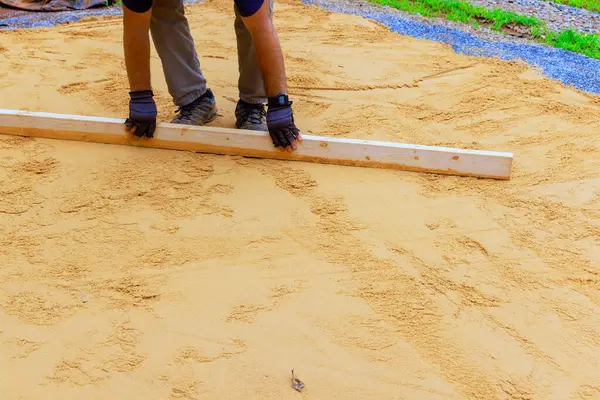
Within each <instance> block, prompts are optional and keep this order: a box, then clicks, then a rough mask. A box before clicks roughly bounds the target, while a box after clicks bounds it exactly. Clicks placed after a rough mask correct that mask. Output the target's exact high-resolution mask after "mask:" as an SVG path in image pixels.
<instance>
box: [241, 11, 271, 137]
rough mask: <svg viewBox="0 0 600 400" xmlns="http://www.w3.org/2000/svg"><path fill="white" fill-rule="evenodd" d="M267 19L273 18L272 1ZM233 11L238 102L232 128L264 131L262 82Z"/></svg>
mask: <svg viewBox="0 0 600 400" xmlns="http://www.w3.org/2000/svg"><path fill="white" fill-rule="evenodd" d="M269 6H270V10H271V17H273V6H274V4H273V0H269ZM234 11H235V22H234V27H235V34H236V37H237V50H238V68H239V74H240V75H239V79H238V89H239V96H240V100H239V101H238V104H237V106H236V109H235V115H236V126H237V127H238V128H242V129H253V130H261V131H266V130H267V123H266V111H265V107H264V103H266V102H267V93H266V91H265V82H264V80H263V76H262V72H261V69H260V65H259V63H258V58H257V55H256V49H255V46H254V41H253V40H252V36H251V35H250V32H249V31H248V28H246V25H244V22H243V21H242V17H241V15H240V12H239V10H238V8H237V7H236V6H235V5H234Z"/></svg>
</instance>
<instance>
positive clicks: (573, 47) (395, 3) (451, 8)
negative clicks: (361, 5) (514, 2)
mask: <svg viewBox="0 0 600 400" xmlns="http://www.w3.org/2000/svg"><path fill="white" fill-rule="evenodd" d="M368 1H370V2H371V3H375V4H380V5H384V6H390V7H393V8H397V9H399V10H402V11H407V12H409V13H412V14H421V15H422V16H424V17H428V18H434V17H443V18H445V19H448V20H452V21H458V22H463V23H466V24H471V25H475V26H477V27H478V26H479V25H480V24H486V25H489V26H490V27H491V28H492V29H495V30H500V29H501V28H502V27H504V26H506V25H509V24H510V25H513V26H514V25H521V26H523V27H527V28H529V29H530V34H531V38H532V39H534V40H537V41H538V42H540V43H545V44H547V45H549V46H553V47H556V48H561V49H564V50H570V51H573V52H575V53H580V54H584V55H586V56H588V57H592V58H597V59H600V44H599V37H600V36H599V35H597V34H587V33H579V32H576V31H574V30H572V29H571V28H569V29H567V30H564V31H561V32H554V31H551V30H549V29H548V27H547V26H546V24H545V22H544V21H542V20H540V19H538V18H536V17H529V16H524V15H519V14H515V13H513V12H509V11H505V10H502V9H500V8H497V9H495V10H488V9H486V8H483V7H479V6H474V5H472V4H471V3H469V2H467V1H464V0H368ZM556 1H571V2H575V1H581V2H585V1H586V0H556ZM592 1H593V2H598V4H600V0H587V2H592Z"/></svg>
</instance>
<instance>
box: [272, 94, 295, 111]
mask: <svg viewBox="0 0 600 400" xmlns="http://www.w3.org/2000/svg"><path fill="white" fill-rule="evenodd" d="M267 100H268V102H267V105H268V107H269V108H284V107H289V106H291V105H292V102H291V101H290V99H289V97H288V95H287V94H283V93H279V94H277V95H275V96H271V97H268V98H267Z"/></svg>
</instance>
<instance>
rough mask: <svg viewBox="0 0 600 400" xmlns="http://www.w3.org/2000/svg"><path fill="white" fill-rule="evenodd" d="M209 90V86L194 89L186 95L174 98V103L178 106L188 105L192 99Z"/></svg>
mask: <svg viewBox="0 0 600 400" xmlns="http://www.w3.org/2000/svg"><path fill="white" fill-rule="evenodd" d="M207 90H208V88H207V87H205V88H203V89H197V90H194V91H193V92H191V93H188V94H186V95H185V96H182V97H178V98H176V99H174V100H173V103H175V105H176V106H177V107H183V106H187V105H188V104H190V103H191V102H192V101H194V100H196V99H198V98H199V97H200V96H202V95H203V94H204V93H206V91H207Z"/></svg>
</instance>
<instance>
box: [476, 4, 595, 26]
mask: <svg viewBox="0 0 600 400" xmlns="http://www.w3.org/2000/svg"><path fill="white" fill-rule="evenodd" d="M470 2H471V3H472V4H473V5H477V6H482V7H485V8H487V9H489V10H493V9H495V8H502V9H503V10H506V11H512V12H514V13H516V14H521V15H526V16H530V17H537V18H538V19H541V20H543V21H546V24H547V25H548V28H550V29H551V30H553V31H557V32H558V31H562V30H565V29H568V28H573V29H574V30H576V31H579V32H585V33H600V13H597V12H594V11H590V10H586V9H583V8H577V7H571V6H567V5H565V4H557V3H554V2H552V1H543V0H470Z"/></svg>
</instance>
